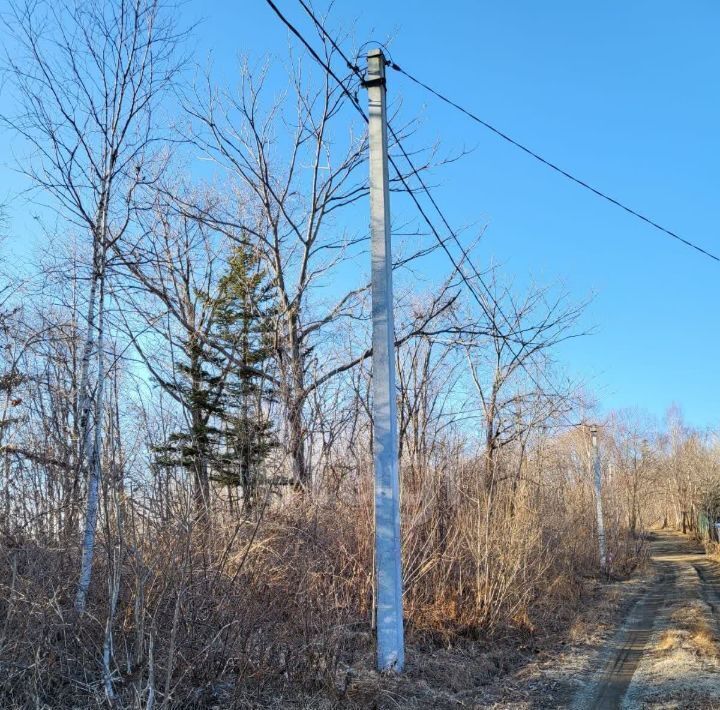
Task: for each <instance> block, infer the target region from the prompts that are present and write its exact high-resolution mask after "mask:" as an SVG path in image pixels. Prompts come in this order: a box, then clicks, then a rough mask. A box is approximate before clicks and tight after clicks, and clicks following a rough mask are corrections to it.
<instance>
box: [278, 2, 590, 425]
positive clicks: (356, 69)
mask: <svg viewBox="0 0 720 710" xmlns="http://www.w3.org/2000/svg"><path fill="white" fill-rule="evenodd" d="M265 2H266V3H267V4H268V5H269V6H270V7H271V8H272V10H273V11H274V12H275V14H276V15H277V16H278V17H279V18H280V20H281V21H282V22H283V24H284V25H285V26H286V27H287V28H288V29H289V30H290V31H291V32H292V33H293V34H294V35H295V36H296V37H297V38H298V39H299V40H300V41H301V42H302V44H303V45H304V46H305V47H306V48H307V49H308V51H309V52H310V54H311V55H312V56H313V58H314V59H315V60H316V61H317V62H318V64H320V66H321V67H322V68H323V69H325V71H326V72H327V73H328V74H329V75H330V76H331V77H332V78H333V79H334V80H335V81H336V82H337V84H338V85H339V86H340V88H341V89H342V91H343V93H345V95H346V96H347V97H348V98H349V99H350V102H351V103H352V105H353V107H354V108H355V109H356V110H357V111H358V113H359V114H360V115H361V116H362V118H363V120H364V121H365V122H366V123H367V122H368V116H367V114H366V113H365V111H364V110H363V108H362V107H361V106H360V104H359V102H358V99H357V97H356V96H354V95H353V94H352V92H351V91H350V90H349V89H348V88H347V87H346V86H345V84H344V82H343V81H341V80H340V79H339V78H338V76H337V75H336V74H335V72H334V71H333V70H332V67H330V66H329V63H328V62H325V61H323V59H322V58H321V57H320V55H319V54H318V53H317V52H316V51H315V50H314V49H313V47H312V46H311V45H310V43H309V42H308V41H307V40H306V39H305V38H304V37H303V36H302V34H301V33H300V31H299V30H298V29H297V28H296V27H295V26H294V25H293V24H292V23H291V22H290V21H289V20H288V19H287V18H286V17H285V16H284V15H283V14H282V12H281V11H280V10H279V9H278V7H277V6H276V5H275V3H274V2H273V0H265ZM299 2H300V4H301V5H302V6H303V8H304V9H305V11H306V12H307V13H308V15H310V17H311V18H312V20H313V22H314V24H315V25H316V26H317V27H318V29H319V30H320V31H321V33H322V34H323V36H325V37H326V39H328V41H329V42H330V43H331V45H332V46H333V48H334V49H335V50H336V51H337V52H338V54H339V55H340V56H341V57H342V58H343V59H344V61H345V63H346V64H347V66H348V68H350V69H351V70H352V72H353V73H354V74H355V75H356V76H358V78H359V79H360V80H361V81H363V80H364V78H363V76H362V73H361V71H360V68H359V67H358V66H357V65H356V64H354V63H352V62H350V60H349V59H348V57H347V55H346V54H345V53H344V52H343V51H342V49H341V48H340V47H339V46H338V44H337V43H336V42H335V40H334V39H333V38H332V37H331V36H330V34H329V33H328V32H327V31H326V30H325V28H324V27H323V25H322V23H320V21H319V20H318V19H317V17H316V16H315V14H314V13H313V12H312V10H311V9H310V8H309V7H308V6H307V5H306V3H305V2H304V1H303V0H299ZM387 126H388V129H389V130H390V133H391V134H392V136H393V138H394V140H395V142H396V144H397V146H398V148H399V149H400V151H401V152H402V154H403V156H404V158H405V160H406V161H407V163H408V165H409V166H410V170H411V174H413V175H415V176H416V177H417V179H418V180H419V182H420V185H421V187H422V189H423V191H424V192H425V193H426V195H427V196H428V198H429V199H430V201H431V203H432V205H433V207H434V208H435V210H436V212H437V213H438V214H439V215H440V218H441V219H442V221H443V223H444V225H445V226H446V228H447V229H448V231H449V232H450V235H451V237H452V239H453V241H454V242H455V243H456V244H457V245H458V247H459V248H460V250H461V252H462V254H463V260H464V261H467V262H468V263H469V264H470V266H471V268H472V271H473V273H474V275H475V277H476V278H477V279H478V281H479V283H480V284H481V285H482V287H483V288H484V289H485V291H486V292H487V294H488V295H489V297H490V300H491V301H492V302H493V305H494V306H495V307H496V308H497V311H498V313H500V315H501V316H502V318H503V320H504V321H505V322H506V323H507V325H508V326H509V327H510V329H511V331H512V329H513V326H512V324H511V323H510V320H509V319H508V318H507V316H506V315H505V314H504V312H503V310H502V308H501V306H500V304H499V303H498V301H497V299H496V298H495V297H494V296H493V294H492V292H491V291H490V289H489V288H488V287H487V285H486V284H485V283H484V281H483V279H482V276H481V275H480V273H479V272H478V270H477V268H476V267H475V266H474V264H473V263H472V261H471V260H470V256H469V254H468V253H467V251H466V250H465V248H464V247H463V246H462V243H461V242H460V240H459V239H458V237H457V235H456V234H455V232H454V230H453V229H452V228H451V226H450V224H449V222H448V220H447V219H446V217H445V215H444V214H443V212H442V211H441V209H440V207H439V205H438V204H437V202H436V201H435V199H434V198H433V196H432V194H431V193H430V190H429V188H428V187H427V185H426V184H425V181H424V180H423V179H422V177H421V176H420V174H419V171H418V170H417V168H416V167H415V165H414V164H413V162H412V159H411V158H410V156H409V155H408V153H407V151H406V150H405V149H404V147H403V146H402V143H401V141H400V139H399V137H398V136H397V134H396V133H395V131H394V130H393V129H392V127H391V126H390V124H389V122H388V124H387ZM388 159H389V162H390V164H391V165H392V166H393V169H394V170H395V172H396V174H397V176H398V178H399V180H400V181H401V183H402V184H403V187H404V189H405V191H406V192H407V193H408V194H409V195H410V197H411V199H412V201H413V202H414V203H415V206H416V207H417V209H418V211H419V212H420V214H421V216H422V218H423V220H424V221H425V223H426V224H427V225H428V227H429V228H430V231H431V232H432V233H433V235H434V237H435V239H436V240H437V242H438V244H439V245H440V246H441V247H442V249H443V251H444V252H445V254H446V255H447V256H448V258H449V259H450V262H451V263H452V265H453V267H454V268H455V270H456V271H457V273H458V275H459V276H460V278H461V279H462V281H463V283H464V284H465V285H466V286H467V288H468V290H469V291H470V293H471V294H472V295H473V297H474V298H475V300H476V301H477V303H478V305H479V306H480V308H481V310H482V311H483V313H485V315H486V317H488V319H490V320H493V318H492V315H491V314H490V312H489V310H488V307H487V305H486V304H485V303H484V302H483V300H482V299H481V298H480V296H478V294H477V292H476V291H475V289H474V288H473V286H472V284H471V283H470V281H469V280H468V278H467V277H466V276H465V274H464V272H463V271H462V269H461V267H460V265H459V264H458V262H457V261H456V260H455V257H454V256H453V255H452V252H450V250H449V249H448V248H447V245H446V243H445V241H446V240H444V239H443V238H442V237H441V236H440V234H439V233H438V231H437V228H436V227H435V225H434V224H433V223H432V221H431V220H430V218H429V216H428V215H427V212H426V211H425V209H424V208H423V206H422V205H421V204H420V202H419V200H418V199H417V196H416V195H415V192H414V190H413V189H412V188H411V187H410V185H409V184H408V182H407V180H406V179H405V176H404V175H403V173H402V171H401V170H400V169H399V167H398V165H397V163H396V162H395V160H394V159H393V157H392V156H388ZM501 337H502V338H503V340H505V342H506V345H507V347H508V349H509V350H510V353H511V354H512V355H513V357H514V358H516V359H517V361H518V364H519V366H520V367H521V368H522V369H523V370H524V371H525V373H526V374H527V376H528V377H529V378H530V380H531V381H532V383H533V384H534V385H535V387H537V388H538V391H539V392H542V391H543V388H542V387H541V386H540V384H539V383H538V381H537V380H536V379H535V378H534V376H533V375H532V373H531V372H530V371H529V370H528V368H527V366H526V365H525V363H524V362H523V361H522V359H520V358H519V355H518V353H516V352H515V351H514V350H513V348H512V347H511V346H510V345H509V343H510V341H511V340H512V339H511V338H510V337H508V336H506V335H505V334H502V333H501ZM520 345H521V346H524V345H525V343H524V342H520ZM545 379H546V381H547V382H548V386H549V387H550V389H551V391H552V394H554V395H555V396H557V397H562V395H560V393H559V392H558V391H557V390H556V389H555V387H554V386H553V385H552V383H550V381H549V379H548V377H547V375H545ZM558 414H559V415H560V416H562V417H563V418H564V419H565V421H566V422H568V424H569V425H570V426H576V425H577V424H576V423H574V422H571V421H570V419H569V418H568V417H567V416H566V415H565V414H563V413H562V412H558Z"/></svg>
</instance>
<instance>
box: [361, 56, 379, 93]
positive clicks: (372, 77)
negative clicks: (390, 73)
mask: <svg viewBox="0 0 720 710" xmlns="http://www.w3.org/2000/svg"><path fill="white" fill-rule="evenodd" d="M362 84H363V86H364V87H365V88H366V89H367V88H369V87H370V86H385V55H384V54H383V51H382V49H378V48H377V47H374V48H373V49H371V50H369V51H368V53H367V74H366V76H365V79H364V80H363V82H362Z"/></svg>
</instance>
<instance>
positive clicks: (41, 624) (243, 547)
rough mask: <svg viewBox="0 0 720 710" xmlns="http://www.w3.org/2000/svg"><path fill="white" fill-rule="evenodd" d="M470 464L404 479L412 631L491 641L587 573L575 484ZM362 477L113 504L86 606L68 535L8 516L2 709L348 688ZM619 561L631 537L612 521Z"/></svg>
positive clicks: (557, 611) (533, 622)
mask: <svg viewBox="0 0 720 710" xmlns="http://www.w3.org/2000/svg"><path fill="white" fill-rule="evenodd" d="M477 480H478V478H477V477H476V476H474V475H473V474H472V471H468V472H466V474H465V475H463V476H456V477H455V480H454V483H453V485H452V486H448V485H446V481H444V479H443V477H442V476H441V475H440V474H437V475H433V476H430V475H429V476H428V477H427V480H425V481H424V482H423V483H422V485H419V486H414V487H411V486H409V485H408V486H407V487H406V488H405V489H404V491H403V502H402V505H403V520H404V527H403V540H404V570H405V611H406V625H407V636H408V641H409V643H410V644H412V645H414V646H415V647H417V648H423V647H437V646H438V645H443V644H448V643H452V644H453V645H455V646H457V645H458V644H462V643H463V642H464V641H465V640H467V641H468V642H472V643H474V644H477V641H478V640H480V641H482V642H483V643H484V644H486V645H489V644H491V643H492V642H493V641H496V640H498V639H501V638H505V639H507V638H509V637H513V636H521V635H524V636H528V635H530V636H532V635H537V634H544V633H547V631H548V630H550V629H553V628H557V627H558V626H560V625H562V624H564V623H565V622H566V621H567V619H568V618H569V617H570V616H571V614H572V611H573V609H575V608H576V607H577V605H578V602H579V600H580V599H581V596H582V594H583V590H584V589H585V586H586V581H585V580H586V579H587V578H589V577H592V576H593V575H595V574H596V572H597V559H596V549H595V539H594V532H593V508H592V506H591V505H589V503H588V500H587V499H586V494H585V493H581V492H578V491H575V492H573V491H572V490H560V489H558V488H553V487H547V488H544V487H538V486H534V485H530V484H522V485H520V486H519V487H515V488H514V489H513V490H512V491H511V490H510V489H509V488H505V489H503V488H501V487H498V488H497V490H491V491H486V490H484V489H482V488H481V487H480V486H479V485H478V483H477ZM372 511H373V506H372V481H371V478H370V476H369V475H362V476H358V477H357V478H356V479H354V480H352V481H346V482H345V483H344V485H343V487H342V489H341V490H340V492H339V493H338V494H337V495H333V496H332V497H330V496H328V497H316V498H313V499H308V498H303V497H301V496H300V495H299V494H293V495H292V496H290V497H288V498H286V499H285V500H283V502H281V503H279V504H274V505H272V506H267V507H266V508H265V509H264V510H263V511H262V512H261V513H256V514H255V515H254V516H253V517H247V518H243V519H241V520H231V519H230V518H229V517H228V515H227V511H225V512H223V511H218V512H217V514H216V515H215V516H214V517H213V521H212V524H211V525H210V526H209V527H205V528H201V527H200V526H198V525H195V524H193V523H192V519H191V518H190V516H186V515H182V514H177V515H176V516H171V517H167V516H160V515H157V516H154V515H150V514H149V513H148V511H147V509H146V507H145V508H143V507H142V506H140V505H139V504H138V503H136V502H133V501H131V500H124V501H123V503H122V505H121V506H120V508H119V509H118V512H116V514H115V515H113V514H111V513H109V514H108V516H109V517H108V520H107V521H106V524H105V525H104V526H103V529H102V531H101V545H100V547H101V550H100V551H99V554H98V558H97V566H96V568H95V571H94V575H93V585H92V589H91V596H90V599H89V602H88V611H87V612H86V614H84V615H83V616H82V617H78V616H77V615H76V614H75V612H74V611H73V595H74V591H75V589H74V585H75V580H76V575H77V569H78V554H77V549H76V546H75V545H61V544H58V543H52V542H50V541H41V540H39V539H36V538H34V536H33V535H32V534H28V533H27V532H26V533H24V534H21V533H19V532H17V531H15V532H12V531H6V532H5V533H4V534H3V537H2V549H1V550H0V580H1V584H0V629H1V634H2V635H1V636H0V706H1V707H3V708H24V707H52V708H55V707H57V708H61V707H62V708H67V707H91V706H92V707H95V706H98V705H102V704H108V703H110V704H112V705H114V706H116V707H128V708H130V707H133V708H134V707H138V708H139V707H143V708H175V707H211V706H220V707H253V706H258V707H265V706H272V705H273V703H275V704H280V705H282V698H291V697H292V698H298V697H302V694H307V697H310V696H313V695H317V694H320V695H324V696H327V697H329V698H333V699H334V701H335V702H338V703H342V702H343V697H344V693H345V691H346V689H347V687H348V684H349V682H350V679H351V677H352V675H353V673H354V672H355V669H356V668H357V667H358V665H359V664H360V665H362V664H363V663H364V664H367V663H369V662H370V661H368V659H371V658H372V648H373V646H372V643H373V642H372V638H373V637H372V613H373V547H372ZM609 544H610V548H611V554H612V555H613V559H614V560H615V561H616V564H617V566H618V568H621V567H622V568H623V569H629V568H630V567H631V566H632V564H633V559H632V558H633V555H634V554H635V552H636V551H637V550H636V547H635V546H634V545H633V544H631V543H629V542H628V541H627V538H626V537H625V536H623V535H622V534H621V533H620V532H618V531H614V532H613V534H612V535H610V536H609Z"/></svg>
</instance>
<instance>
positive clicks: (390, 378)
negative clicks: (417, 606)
mask: <svg viewBox="0 0 720 710" xmlns="http://www.w3.org/2000/svg"><path fill="white" fill-rule="evenodd" d="M367 63H368V68H367V77H366V80H365V82H364V83H365V87H366V88H367V90H368V105H369V124H368V132H369V147H370V249H371V261H372V317H373V336H372V342H373V355H372V372H373V375H372V386H373V448H374V452H373V456H374V463H375V584H376V590H377V592H376V615H377V616H376V633H377V665H378V670H381V671H389V670H394V671H401V670H402V668H403V664H404V661H405V647H404V639H403V609H402V562H401V558H400V483H399V476H398V438H397V410H396V407H397V405H396V402H395V326H394V321H393V288H392V249H391V236H390V190H389V184H388V141H387V112H386V105H385V56H384V55H383V53H382V52H381V51H380V50H379V49H372V50H370V51H369V52H368V55H367Z"/></svg>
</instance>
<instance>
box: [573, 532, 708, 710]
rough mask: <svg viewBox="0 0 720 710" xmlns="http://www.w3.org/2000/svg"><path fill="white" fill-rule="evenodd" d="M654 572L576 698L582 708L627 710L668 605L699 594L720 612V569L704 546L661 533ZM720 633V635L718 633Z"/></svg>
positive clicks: (654, 542) (652, 548) (655, 548)
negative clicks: (690, 579) (629, 695)
mask: <svg viewBox="0 0 720 710" xmlns="http://www.w3.org/2000/svg"><path fill="white" fill-rule="evenodd" d="M650 554H651V563H652V568H653V572H654V576H653V579H652V581H651V584H650V588H649V589H648V591H647V592H646V593H645V594H644V595H643V596H642V597H640V599H639V600H638V601H637V602H636V603H635V605H634V606H633V607H632V608H631V610H630V612H629V614H628V615H627V617H626V619H625V622H624V623H623V625H622V626H621V628H620V629H619V630H618V631H617V632H616V634H615V636H614V637H613V638H612V640H611V641H610V642H609V643H608V645H607V647H606V649H605V652H604V653H603V655H602V656H601V659H602V660H601V667H600V669H599V670H598V671H597V672H596V673H595V674H594V676H593V678H592V679H591V682H590V683H589V685H587V686H586V687H585V688H584V689H583V690H582V691H581V692H580V693H578V694H577V695H576V696H575V699H574V702H573V705H572V706H573V707H574V708H577V709H578V710H579V709H580V708H582V710H586V709H592V710H600V709H601V708H602V709H611V708H620V707H622V706H623V700H624V699H625V696H626V693H627V691H628V687H629V686H630V684H631V681H632V679H633V676H634V674H635V671H636V670H637V668H638V666H639V664H640V662H641V661H642V659H643V654H644V653H645V651H646V649H647V646H648V642H649V641H650V639H651V637H652V636H653V633H654V631H655V628H656V623H657V621H658V619H659V618H660V617H662V616H663V612H664V610H665V609H666V607H668V606H669V605H672V604H673V603H676V602H677V601H678V599H685V598H687V600H688V601H689V600H691V599H692V598H693V597H697V595H698V590H697V586H698V585H697V580H699V587H700V591H699V593H700V596H701V597H702V599H703V600H704V601H705V603H706V604H707V605H708V606H709V608H710V609H711V611H712V613H713V617H714V619H713V621H714V623H715V625H716V628H717V630H718V631H720V625H718V620H717V618H716V616H715V610H716V609H720V569H719V568H718V566H717V565H716V564H715V563H713V562H711V561H710V560H708V559H707V558H705V557H704V556H703V551H702V550H701V548H700V547H699V546H698V545H697V544H695V543H692V542H691V541H689V540H688V539H687V538H683V537H681V536H680V535H678V534H674V533H668V532H658V533H655V534H654V536H653V540H652V542H651V546H650ZM690 572H692V577H693V578H696V582H695V590H694V591H692V589H691V588H690V587H689V586H687V579H688V573H690ZM719 635H720V634H719Z"/></svg>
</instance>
